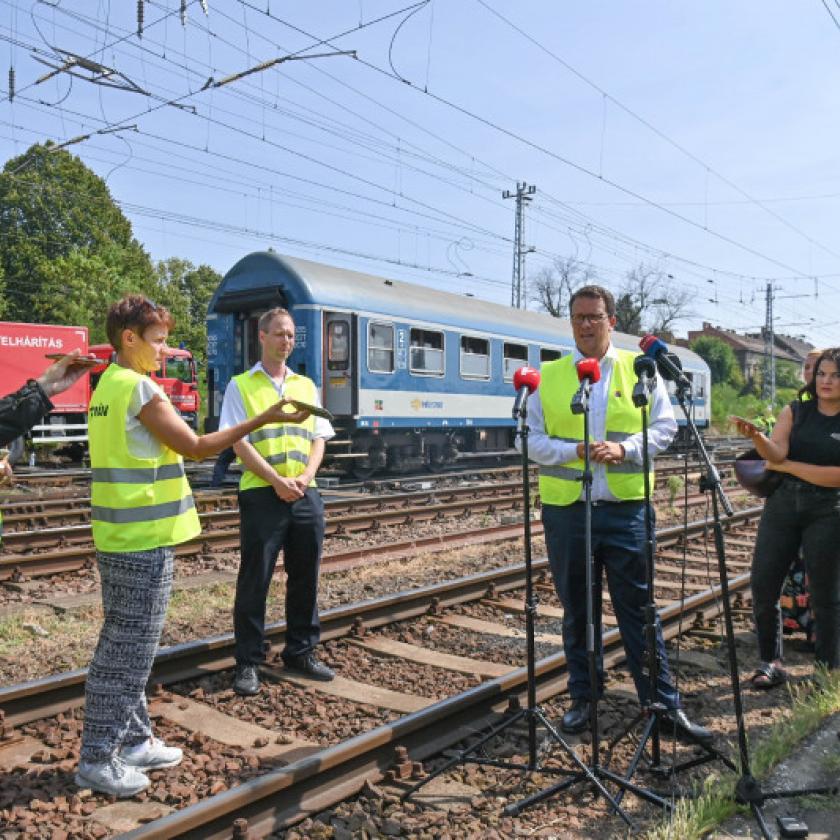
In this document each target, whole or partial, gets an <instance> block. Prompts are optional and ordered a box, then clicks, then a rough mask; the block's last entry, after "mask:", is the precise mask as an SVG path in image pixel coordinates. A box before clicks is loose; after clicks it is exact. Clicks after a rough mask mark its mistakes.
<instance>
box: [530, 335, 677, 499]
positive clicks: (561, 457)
mask: <svg viewBox="0 0 840 840" xmlns="http://www.w3.org/2000/svg"><path fill="white" fill-rule="evenodd" d="M617 357H618V352H617V350H616V349H615V348H614V347H613V345H612V344H610V346H609V347H608V348H607V352H606V353H605V354H604V357H603V358H602V359H601V360H600V362H599V365H600V368H601V378H600V379H599V380H598V382H596V383H595V384H594V385H592V388H591V390H590V395H589V432H590V442H594V441H598V440H606V439H607V435H606V428H607V402H608V400H609V395H610V382H611V381H612V372H613V366H614V363H615V359H616V358H617ZM583 358H584V356H583V354H582V353H581V352H580V351H579V350H578V349H577V348H575V351H574V355H573V357H572V359H573V361H574V363H575V364H577V362H579V361H580V360H581V359H583ZM569 410H570V411H571V408H570V409H569ZM639 410H640V411H641V409H639ZM527 422H528V428H529V434H528V457H529V458H530V460H532V461H534V462H535V463H537V464H542V465H544V466H551V465H555V464H556V465H559V464H568V463H569V462H571V461H577V460H578V455H577V444H576V443H570V442H568V441H562V440H557V439H556V438H553V437H551V436H550V435H549V434H547V433H546V431H545V418H544V415H543V408H542V402H541V401H540V392H539V390H537V391H536V392H535V393H533V394H532V395H531V396H530V397H529V399H528V418H527ZM676 433H677V421H676V419H675V418H674V407H673V405H671V398H670V397H669V396H668V390H667V388H666V386H665V383H664V381H663V380H662V377H661V376H657V377H656V387H655V388H654V391H653V393H652V394H651V399H650V404H649V405H648V454H649V456H650V458H651V460H652V459H653V457H654V455H656V454H657V453H658V452H661V451H662V450H663V449H667V448H668V446H669V445H670V443H671V441H672V440H673V439H674V436H675V435H676ZM621 445H622V446H623V447H624V459H625V461H630V462H631V463H634V464H638V465H639V466H641V465H642V433H641V432H638V433H637V434H635V435H631V436H630V437H629V438H627V440H623V441H622V442H621ZM516 448H517V449H520V448H521V444H520V440H519V437H518V436H517V438H516ZM590 463H591V467H592V500H593V501H607V502H617V501H619V500H618V499H617V498H616V497H615V496H614V495H613V494H612V493H611V492H610V489H609V487H608V485H607V468H606V465H605V464H596V463H595V461H591V462H590Z"/></svg>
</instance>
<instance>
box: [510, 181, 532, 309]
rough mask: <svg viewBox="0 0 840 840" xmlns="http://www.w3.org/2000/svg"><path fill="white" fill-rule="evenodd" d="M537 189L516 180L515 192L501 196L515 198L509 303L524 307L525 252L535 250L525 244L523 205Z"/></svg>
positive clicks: (526, 298) (526, 297) (525, 290)
mask: <svg viewBox="0 0 840 840" xmlns="http://www.w3.org/2000/svg"><path fill="white" fill-rule="evenodd" d="M536 191H537V188H536V187H535V186H533V185H529V184H526V183H525V182H524V181H523V182H522V183H521V184H520V183H519V181H517V182H516V192H515V193H512V192H511V191H510V190H505V191H504V192H503V193H502V198H515V199H516V227H515V229H514V234H513V279H512V281H511V286H510V305H511V306H512V307H514V309H525V308H527V305H528V281H527V280H526V279H525V254H527V253H529V252H531V251H533V250H535V249H534V248H533V247H528V246H527V245H525V242H524V240H525V207H526V205H527V204H528V202H529V201H530V200H531V196H532V195H533V194H534V193H535V192H536Z"/></svg>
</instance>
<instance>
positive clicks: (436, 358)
mask: <svg viewBox="0 0 840 840" xmlns="http://www.w3.org/2000/svg"><path fill="white" fill-rule="evenodd" d="M409 344H410V347H409V354H410V359H411V362H410V368H411V372H412V373H420V374H426V375H428V376H443V333H442V332H435V331H432V330H421V329H418V328H416V327H412V328H411V335H410V338H409Z"/></svg>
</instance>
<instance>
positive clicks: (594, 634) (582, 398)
mask: <svg viewBox="0 0 840 840" xmlns="http://www.w3.org/2000/svg"><path fill="white" fill-rule="evenodd" d="M590 388H591V384H590V382H589V380H588V379H584V380H583V381H582V382H581V387H580V389H579V390H578V391H577V393H576V394H575V396H574V398H573V400H572V404H571V410H572V413H573V414H583V475H582V476H581V481H582V482H583V493H584V503H585V504H584V516H585V518H584V552H585V554H586V557H585V560H584V562H585V563H586V654H587V662H588V665H589V692H590V702H589V724H590V729H591V734H592V751H591V755H590V763H589V765H588V766H583V767H582V769H581V772H578V773H575V774H574V775H573V776H571V777H570V778H568V779H565V780H563V781H561V782H557V783H556V784H554V785H552V786H550V787H548V788H545V790H542V791H539V792H537V793H535V794H532V795H531V796H529V797H527V798H525V799H523V800H522V801H520V802H517V803H515V804H513V805H508V806H507V808H505V809H504V813H505V814H506V815H508V816H516V815H517V814H519V813H520V812H522V811H523V810H524V809H525V808H529V807H530V806H531V805H536V804H537V803H539V802H543V801H544V800H546V799H548V798H550V797H552V796H554V795H555V794H557V793H561V792H563V791H565V790H568V789H569V788H571V787H573V786H574V785H576V784H579V783H580V782H585V783H588V784H591V785H592V786H593V787H594V789H595V793H596V794H597V795H600V796H603V797H604V799H606V800H607V802H609V804H610V806H611V809H612V810H613V811H614V812H615V813H616V814H618V816H619V817H621V819H622V820H624V822H625V823H626V824H627V825H628V827H629V828H630V830H631V831H635V830H636V826H635V824H634V823H633V821H632V820H631V819H630V817H629V816H628V815H627V813H626V812H625V811H624V809H622V808H621V807H620V804H619V802H620V798H621V796H623V794H624V792H625V791H630V792H631V793H634V794H636V796H638V797H639V798H640V799H644V800H646V801H648V802H651V803H653V804H654V805H658V806H659V807H660V808H666V809H667V808H670V803H669V802H668V800H666V799H664V798H663V797H661V796H659V795H658V794H656V793H654V792H653V791H649V790H647V789H645V788H643V787H640V786H639V785H636V784H634V783H633V782H631V781H630V780H629V779H626V778H624V777H623V776H620V775H619V774H617V773H613V772H612V771H611V770H610V769H608V768H607V767H603V766H602V765H601V758H600V752H601V748H600V738H599V731H598V702H599V695H600V691H599V686H598V654H599V653H601V649H602V637H601V566H600V564H598V565H597V572H598V574H597V580H596V563H595V555H594V552H593V550H592V468H591V461H590V457H589V440H590V432H589V393H590ZM596 582H597V585H598V612H597V615H596V612H595V584H596ZM578 761H579V759H578ZM603 782H612V783H613V784H615V785H617V786H618V787H619V788H620V792H619V795H618V796H617V797H613V796H612V795H611V794H610V793H609V791H607V789H606V788H605V787H604V785H603Z"/></svg>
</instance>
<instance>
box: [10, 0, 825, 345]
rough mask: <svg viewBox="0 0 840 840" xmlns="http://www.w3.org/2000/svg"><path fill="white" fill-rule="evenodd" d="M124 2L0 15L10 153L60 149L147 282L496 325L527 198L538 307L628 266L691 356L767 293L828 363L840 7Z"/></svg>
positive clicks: (537, 0)
mask: <svg viewBox="0 0 840 840" xmlns="http://www.w3.org/2000/svg"><path fill="white" fill-rule="evenodd" d="M141 5H142V7H143V21H142V31H141V32H139V31H138V18H137V4H136V3H134V2H117V0H89V2H84V0H81V1H80V2H71V0H51V2H47V0H40V2H35V3H31V2H25V3H22V2H17V0H11V1H10V2H3V3H2V4H0V96H2V102H0V156H2V160H3V161H4V162H5V160H7V159H8V158H10V157H13V156H15V155H19V154H21V153H23V152H24V151H25V150H26V149H27V148H28V147H29V146H30V145H31V144H32V143H34V142H44V141H46V140H51V141H52V142H54V143H58V144H61V143H68V141H71V142H70V143H69V145H67V147H66V148H67V149H68V151H72V152H73V153H74V154H76V155H78V156H79V158H81V160H82V161H84V163H85V164H86V165H88V166H89V167H90V168H91V169H93V170H94V171H95V172H96V173H97V174H99V175H100V176H102V177H103V178H105V179H106V181H107V183H108V186H109V188H110V190H111V194H112V196H113V197H114V199H115V200H116V201H117V202H118V203H119V204H120V206H121V207H122V209H123V211H124V213H125V214H126V216H127V217H128V218H129V219H130V220H131V222H132V225H133V227H134V232H135V235H136V237H137V238H138V239H139V240H140V242H142V243H143V245H144V246H145V247H146V249H147V250H148V251H149V253H150V254H151V256H152V257H153V258H154V259H156V260H158V259H165V258H168V257H181V258H185V259H189V260H191V261H192V262H194V263H196V264H200V263H206V264H209V265H211V266H213V267H214V268H215V269H216V270H217V271H219V272H220V273H222V274H224V273H225V272H226V271H227V270H228V269H229V268H231V267H232V266H233V265H234V264H235V263H236V262H237V260H239V259H240V258H242V257H243V256H245V255H246V254H248V253H250V252H252V251H255V250H263V249H266V248H268V247H272V248H273V249H274V250H276V251H277V252H278V253H280V254H288V255H291V256H297V257H304V258H307V259H313V260H316V261H320V262H324V263H329V264H332V265H336V266H341V267H344V268H351V269H355V270H359V271H364V272H367V273H371V274H377V275H381V276H385V277H391V278H394V279H400V280H407V281H409V282H413V283H418V284H422V285H426V286H429V287H433V288H437V289H445V290H448V291H452V292H455V293H458V294H472V295H475V296H476V297H481V298H485V299H488V300H493V301H495V302H498V303H503V304H506V303H509V302H510V284H511V269H512V263H513V236H514V209H515V202H514V201H513V200H511V199H505V198H503V195H502V194H503V192H504V191H505V190H508V191H511V192H515V190H516V185H517V183H520V182H524V183H526V184H528V185H533V186H534V187H535V188H536V189H535V192H534V194H533V197H532V200H531V201H530V202H529V204H528V206H527V208H526V209H525V237H524V241H525V243H526V244H527V245H528V246H531V247H533V249H534V250H533V251H532V252H530V253H529V254H528V255H527V261H526V276H527V277H529V278H531V285H532V287H533V276H534V275H535V274H537V273H538V272H540V271H541V270H544V269H546V268H548V267H550V266H551V265H552V264H553V263H554V261H555V260H558V259H559V260H562V259H567V258H570V257H571V258H575V259H577V260H579V261H580V262H582V263H586V264H589V265H591V266H592V269H593V274H594V277H595V278H596V279H597V280H598V281H599V282H601V283H603V284H604V285H606V286H607V287H609V288H610V289H612V290H613V291H619V290H620V289H621V287H622V284H623V283H624V282H625V277H626V274H627V272H628V271H630V270H632V269H633V268H635V267H637V266H639V265H640V264H644V265H645V266H647V267H649V268H654V269H656V270H658V271H661V272H662V273H663V274H664V275H670V276H671V278H672V280H670V281H669V282H670V283H671V284H672V285H673V286H674V287H675V288H678V289H686V290H688V292H689V293H690V307H689V312H688V313H687V315H686V317H685V318H683V319H682V320H681V321H680V322H679V323H678V324H677V328H676V332H677V333H678V334H685V332H686V331H687V330H688V329H696V328H699V326H700V325H701V324H702V322H703V321H709V322H711V323H713V324H717V325H721V326H724V327H726V328H729V329H736V330H739V331H751V332H755V331H757V330H759V329H760V327H761V325H762V324H763V323H764V322H765V296H766V289H767V287H768V285H769V286H770V287H771V288H772V290H773V296H774V326H775V329H776V330H777V331H778V332H781V333H787V334H791V335H800V336H803V337H805V338H806V339H808V340H810V341H811V342H812V343H814V344H817V345H820V346H825V345H832V344H833V345H836V344H840V340H838V338H840V242H838V241H837V237H836V232H837V231H838V229H840V224H838V223H840V159H839V158H838V154H837V149H838V146H840V144H839V143H838V139H839V138H838V134H840V131H838V129H840V107H838V105H840V102H838V100H839V99H840V0H825V2H823V0H802V2H798V3H791V2H780V1H777V0H761V2H759V0H739V2H737V3H733V2H731V0H729V1H728V2H727V1H726V0H706V1H705V2H703V3H692V4H689V3H674V2H664V0H661V1H660V2H655V1H654V0H649V2H645V3H632V4H631V3H617V2H613V3H608V2H605V1H604V0H586V2H577V3H567V2H558V0H521V2H517V3H506V2H503V1H502V0H449V2H444V0H427V1H426V0H420V2H411V1H410V0H319V2H312V0H308V2H304V0H283V2H280V0H206V2H205V3H202V2H200V0H191V1H190V2H185V3H183V4H182V2H181V0H144V2H143V3H142V4H141ZM182 5H183V6H184V9H185V16H184V18H183V20H182V14H181V10H182ZM202 6H206V13H205V11H204V9H203V8H202ZM74 56H75V57H78V58H81V59H83V60H84V61H83V63H82V64H78V63H76V64H75V65H74V66H69V62H70V61H75V60H76V59H75V58H74ZM277 59H283V60H282V61H276V60H277ZM268 62H274V63H271V64H270V65H268V66H266V63H268ZM2 63H7V64H8V68H4V67H2ZM11 69H13V70H14V95H13V96H12V97H11V100H10V96H9V94H10V88H9V85H8V82H7V78H8V76H9V73H8V72H7V71H8V70H11ZM249 70H250V71H252V72H250V73H246V72H245V71H249ZM239 74H243V75H239ZM47 75H49V76H50V77H49V78H46V79H44V78H43V77H44V76H47ZM85 135H90V136H87V137H85V139H79V138H80V137H82V136H85ZM467 305H468V304H467ZM529 306H530V308H536V304H535V303H530V304H529Z"/></svg>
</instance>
